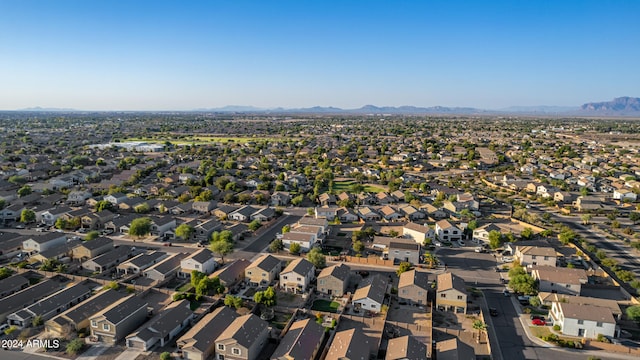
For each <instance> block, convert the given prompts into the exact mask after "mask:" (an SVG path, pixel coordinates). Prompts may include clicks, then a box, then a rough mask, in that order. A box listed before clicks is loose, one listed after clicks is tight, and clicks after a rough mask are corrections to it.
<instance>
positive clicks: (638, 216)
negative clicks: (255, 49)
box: [0, 207, 640, 224]
mask: <svg viewBox="0 0 640 360" xmlns="http://www.w3.org/2000/svg"><path fill="white" fill-rule="evenodd" d="M0 209H1V207H0ZM629 220H631V221H633V223H634V224H635V223H637V222H638V221H639V220H640V212H636V211H632V212H631V213H629Z"/></svg>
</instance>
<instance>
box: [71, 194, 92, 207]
mask: <svg viewBox="0 0 640 360" xmlns="http://www.w3.org/2000/svg"><path fill="white" fill-rule="evenodd" d="M91 196H92V194H91V192H89V191H87V190H74V191H71V192H69V195H68V196H67V204H70V205H76V206H79V205H84V204H85V203H86V202H87V199H89V198H91Z"/></svg>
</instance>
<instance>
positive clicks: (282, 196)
mask: <svg viewBox="0 0 640 360" xmlns="http://www.w3.org/2000/svg"><path fill="white" fill-rule="evenodd" d="M290 202H291V195H290V194H289V193H288V192H286V191H275V192H274V193H273V194H271V202H270V203H271V205H272V206H287V205H289V203H290Z"/></svg>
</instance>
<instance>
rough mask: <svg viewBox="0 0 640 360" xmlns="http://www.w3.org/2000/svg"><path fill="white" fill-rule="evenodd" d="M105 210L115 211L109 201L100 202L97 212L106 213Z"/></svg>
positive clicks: (97, 205)
mask: <svg viewBox="0 0 640 360" xmlns="http://www.w3.org/2000/svg"><path fill="white" fill-rule="evenodd" d="M104 210H109V211H112V210H113V204H112V203H110V202H108V201H107V200H100V201H98V202H97V203H96V212H100V211H104Z"/></svg>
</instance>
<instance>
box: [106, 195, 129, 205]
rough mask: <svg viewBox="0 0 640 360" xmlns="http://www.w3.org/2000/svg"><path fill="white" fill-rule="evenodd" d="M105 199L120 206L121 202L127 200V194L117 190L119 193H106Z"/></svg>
mask: <svg viewBox="0 0 640 360" xmlns="http://www.w3.org/2000/svg"><path fill="white" fill-rule="evenodd" d="M104 200H105V201H108V202H110V203H111V204H113V205H114V206H118V205H119V204H121V203H122V202H124V201H125V200H127V195H125V194H123V193H118V192H117V193H113V194H109V195H106V196H105V197H104Z"/></svg>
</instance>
